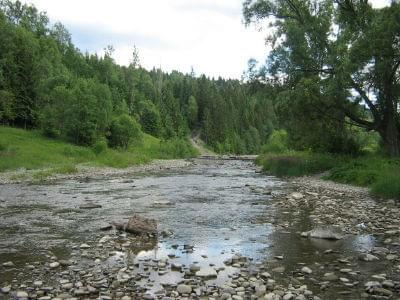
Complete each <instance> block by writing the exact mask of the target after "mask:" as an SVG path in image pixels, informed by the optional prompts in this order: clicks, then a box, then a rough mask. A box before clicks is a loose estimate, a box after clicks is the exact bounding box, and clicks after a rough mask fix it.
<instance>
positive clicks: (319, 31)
mask: <svg viewBox="0 0 400 300" xmlns="http://www.w3.org/2000/svg"><path fill="white" fill-rule="evenodd" d="M243 17H244V22H245V25H247V26H253V25H255V26H260V27H266V28H268V31H267V33H266V42H267V43H268V44H269V45H271V47H272V51H271V52H270V53H269V55H268V56H267V57H266V61H265V62H257V61H256V60H255V59H251V58H250V59H249V62H248V68H247V70H245V71H244V72H243V76H242V79H241V80H237V79H224V78H209V77H207V76H206V75H201V74H196V73H195V70H192V72H191V73H190V74H183V73H181V72H179V71H172V72H164V71H163V70H161V69H159V68H153V69H151V70H146V69H145V68H143V67H142V66H141V64H140V49H137V48H136V47H135V46H134V47H133V50H132V57H131V61H130V64H129V65H128V66H124V65H118V64H117V63H116V62H115V60H114V59H113V53H114V48H113V46H112V45H104V50H105V51H104V55H98V54H95V53H87V52H86V53H83V52H82V51H81V50H80V49H78V48H77V47H76V46H75V45H74V44H73V42H72V37H71V34H70V33H69V32H68V29H67V28H66V27H65V26H63V25H62V24H61V23H59V22H55V23H54V22H52V21H57V20H52V21H50V20H49V18H48V17H47V15H46V13H45V12H41V11H38V10H37V8H35V6H33V5H26V4H22V3H21V2H20V1H11V0H1V1H0V40H1V41H2V43H1V44H0V124H2V125H3V126H5V127H16V128H22V129H27V130H31V131H32V130H33V131H35V132H40V134H41V135H43V136H45V137H47V138H50V139H54V140H58V141H65V142H68V143H72V144H74V145H78V146H84V147H92V148H94V149H100V150H96V151H101V149H103V148H107V149H108V148H109V149H116V150H118V151H123V150H124V149H128V148H129V147H131V146H135V145H136V146H138V145H140V143H142V140H143V134H145V135H147V136H148V135H150V136H153V137H155V138H157V139H159V140H160V141H161V143H163V144H168V143H169V144H168V145H172V146H171V147H172V148H174V149H177V148H180V147H184V148H186V149H190V147H191V146H190V144H189V142H188V140H189V138H190V136H200V137H201V138H202V140H203V141H204V142H205V144H206V145H207V147H209V148H210V149H211V150H213V151H214V152H216V153H219V154H260V153H263V155H262V156H260V160H261V161H262V162H260V163H262V164H263V165H264V167H265V168H266V169H269V171H271V172H274V170H275V173H276V174H279V175H291V174H292V173H293V174H292V175H296V174H297V175H299V174H303V173H315V172H321V171H326V170H331V169H332V168H334V167H337V166H334V165H332V163H330V162H332V161H336V162H337V161H343V164H344V165H346V167H343V170H342V171H338V170H336V172H333V173H335V174H336V177H334V179H335V180H338V181H344V182H350V183H356V184H359V185H367V186H369V185H371V184H374V183H375V182H376V181H377V180H378V178H383V177H385V178H387V176H389V175H388V174H390V176H389V177H391V178H396V177H397V175H398V169H399V161H398V158H397V157H398V156H399V155H400V116H399V111H400V106H399V100H398V99H399V93H400V88H399V87H400V86H399V77H400V76H399V75H400V72H399V67H400V45H399V32H400V4H399V3H397V2H395V1H394V2H392V3H391V5H389V6H386V7H383V8H380V9H377V8H373V7H372V5H371V4H370V3H369V2H368V1H348V0H334V1H317V0H315V1H311V0H309V1H297V0H280V1H266V0H246V1H244V2H243ZM133 43H134V41H133ZM1 144H2V145H1ZM0 146H1V147H0V148H2V149H3V150H2V151H3V152H5V151H6V150H7V149H6V148H7V147H8V146H7V145H6V142H5V141H1V143H0ZM171 147H170V148H171ZM175 152H176V151H175ZM181 152H182V153H185V155H181V154H179V155H174V157H175V156H178V157H183V156H187V155H193V153H194V152H193V151H191V150H187V151H186V150H185V151H181ZM189 153H192V154H189ZM371 155H372V156H373V159H377V160H378V163H376V165H377V166H382V165H384V166H385V167H384V168H383V169H384V170H383V171H379V170H376V169H374V168H372V170H369V171H365V169H368V168H370V166H368V164H369V162H371V161H373V159H372V160H371V159H370V158H366V157H369V156H371ZM277 156H279V157H277ZM332 156H334V157H335V158H334V159H333V158H332ZM282 157H283V158H282ZM390 158H391V159H390ZM381 159H382V160H384V161H385V163H384V164H382V163H379V162H380V161H381ZM359 160H361V162H360V161H359ZM354 161H357V163H359V164H361V165H362V166H364V167H361V170H362V171H360V172H361V173H362V174H360V172H358V173H357V172H356V173H354V172H353V171H354V169H355V168H354V166H353V165H352V164H353V163H354ZM292 165H294V166H292ZM292 167H293V168H294V169H296V170H297V171H293V170H292V169H291V168H292ZM3 169H4V168H3ZM289 169H290V170H289ZM349 169H350V170H352V173H351V175H348V174H347V173H346V172H347V171H348V170H349ZM388 170H389V171H388ZM363 172H364V173H365V174H364V173H363ZM343 173H346V174H343ZM382 174H386V175H387V176H386V175H385V176H384V175H382ZM360 177H361V179H360ZM393 181H396V180H395V179H394V180H393ZM396 182H397V181H396ZM392 185H393V184H392ZM395 186H396V191H394V192H393V193H392V194H394V195H397V194H400V183H396V184H395ZM383 189H385V188H383Z"/></svg>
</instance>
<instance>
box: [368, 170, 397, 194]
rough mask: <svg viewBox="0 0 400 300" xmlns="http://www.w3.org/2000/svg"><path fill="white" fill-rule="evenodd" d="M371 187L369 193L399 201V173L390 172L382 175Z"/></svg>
mask: <svg viewBox="0 0 400 300" xmlns="http://www.w3.org/2000/svg"><path fill="white" fill-rule="evenodd" d="M382 175H383V176H382V177H379V178H378V179H377V180H376V182H375V183H373V184H372V186H371V192H372V193H373V194H375V195H377V196H382V197H385V198H394V199H400V173H399V171H398V170H397V171H392V172H390V173H387V174H382Z"/></svg>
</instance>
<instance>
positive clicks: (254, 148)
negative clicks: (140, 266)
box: [0, 0, 277, 153]
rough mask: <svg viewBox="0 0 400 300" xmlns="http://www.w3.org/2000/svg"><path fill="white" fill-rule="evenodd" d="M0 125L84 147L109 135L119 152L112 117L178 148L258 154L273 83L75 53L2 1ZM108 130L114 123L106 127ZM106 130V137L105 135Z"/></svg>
mask: <svg viewBox="0 0 400 300" xmlns="http://www.w3.org/2000/svg"><path fill="white" fill-rule="evenodd" d="M0 40H1V41H2V43H0V123H1V124H7V125H11V126H16V127H22V128H31V129H40V130H41V131H42V132H43V133H44V135H45V136H47V137H51V138H57V139H62V140H66V141H69V142H72V143H74V144H76V145H84V146H91V145H94V144H96V142H97V141H98V140H102V139H104V138H105V137H109V136H108V134H109V131H111V132H112V135H111V137H110V142H111V144H112V145H113V146H119V147H121V146H122V147H127V142H126V141H122V139H123V138H122V135H119V137H118V138H116V139H114V138H113V137H112V136H115V135H118V133H116V132H117V131H118V130H119V125H118V124H117V123H116V122H115V121H113V119H112V116H115V117H117V118H118V117H119V116H121V115H129V116H131V117H132V118H135V119H136V120H138V122H139V123H140V124H141V126H142V130H143V131H144V132H145V133H148V134H151V135H154V136H156V137H162V138H163V139H167V140H168V139H172V140H176V139H178V140H184V139H185V138H186V137H187V136H188V135H189V133H190V130H196V131H197V130H198V131H200V132H201V133H202V135H203V137H204V138H205V139H206V141H207V145H208V146H210V147H211V148H217V147H218V148H219V150H220V151H222V152H229V153H258V152H259V150H260V145H261V144H263V143H264V142H265V140H266V138H267V137H268V135H269V134H270V133H271V131H272V130H273V129H274V128H275V127H276V125H277V124H276V117H275V112H274V108H273V98H274V95H275V92H274V91H275V88H274V86H273V85H272V84H255V83H254V82H253V83H243V82H241V81H239V80H224V79H221V78H219V79H218V80H214V79H210V78H207V77H206V76H204V75H203V76H200V77H195V76H194V74H193V73H192V74H182V73H179V72H176V71H173V72H171V73H165V72H162V71H161V70H158V69H157V70H156V69H153V70H151V71H147V70H145V69H143V68H142V67H141V66H140V63H139V61H140V60H139V57H138V50H137V49H136V48H135V49H134V50H133V63H132V64H130V65H129V66H128V67H125V66H120V65H118V64H116V63H115V61H114V59H113V57H112V55H113V47H112V46H107V47H106V51H105V54H104V56H102V57H100V56H98V55H97V54H93V55H91V54H87V53H86V54H83V53H81V52H80V51H79V50H78V49H77V48H76V47H75V46H74V45H73V43H72V39H71V35H70V33H69V32H68V31H67V29H66V28H65V27H64V26H63V25H62V24H60V23H55V24H54V25H52V26H51V25H50V23H49V20H48V19H47V17H46V15H45V13H41V12H39V11H38V10H37V9H36V8H35V7H34V6H31V5H25V4H22V3H21V2H19V1H8V0H1V1H0ZM111 123H113V124H111ZM110 128H112V130H109V129H110Z"/></svg>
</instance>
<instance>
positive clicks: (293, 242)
mask: <svg viewBox="0 0 400 300" xmlns="http://www.w3.org/2000/svg"><path fill="white" fill-rule="evenodd" d="M288 189H289V190H290V189H291V187H290V185H289V184H287V183H285V182H283V181H280V180H279V179H277V178H275V177H270V176H266V175H264V174H262V173H260V172H259V169H258V168H257V167H255V166H253V164H252V163H251V162H245V161H236V160H235V161H215V160H213V161H207V160H196V161H195V163H194V164H193V165H192V166H190V167H188V168H185V169H181V170H161V171H159V172H152V173H147V174H134V175H130V176H125V177H123V178H105V179H102V180H84V181H77V180H67V181H60V182H56V183H52V184H48V185H30V184H10V185H1V186H0V201H1V202H0V285H2V286H4V285H5V284H6V283H11V282H12V280H15V281H14V282H22V280H28V281H29V280H31V281H33V280H35V279H36V278H33V276H32V275H30V274H27V272H26V270H25V269H24V267H25V266H26V265H29V264H34V263H35V262H36V263H37V262H39V263H40V262H41V261H46V260H48V257H49V255H53V256H56V257H57V259H69V258H70V257H71V253H72V252H73V251H74V249H75V248H76V245H80V244H82V243H87V244H89V245H92V244H94V243H97V241H98V240H99V238H101V237H102V236H104V235H106V234H109V235H112V234H117V233H115V232H107V233H104V232H101V231H100V230H99V229H100V228H101V227H102V226H104V225H105V224H107V223H109V222H111V221H121V220H126V219H128V218H129V217H130V216H131V215H132V214H134V213H138V214H140V215H143V216H145V217H150V218H154V219H156V220H157V221H158V224H159V225H158V226H159V229H160V230H172V231H173V235H172V236H169V237H164V238H162V237H160V238H159V240H158V242H157V243H155V244H154V245H153V246H154V247H153V248H152V247H147V249H146V250H144V249H141V248H140V247H139V248H134V249H132V250H131V251H129V253H128V252H127V251H123V250H121V251H119V252H118V251H117V252H115V253H114V255H110V257H109V259H108V260H107V261H106V262H103V263H108V264H111V265H112V264H119V263H122V264H123V263H124V261H125V260H129V259H131V260H133V261H138V260H146V259H155V260H156V261H157V260H159V259H165V258H168V256H169V257H170V259H169V260H170V261H171V262H175V263H181V264H183V265H186V266H187V265H190V264H192V263H194V262H196V263H198V264H199V265H200V266H201V267H205V266H208V265H210V264H211V265H213V266H215V267H217V268H218V267H224V268H225V269H224V270H221V272H219V275H218V277H217V278H216V279H212V281H211V284H222V283H223V282H224V281H226V280H228V278H229V277H230V276H231V275H232V274H234V273H235V272H236V271H237V270H236V268H234V267H232V266H224V263H223V262H224V260H226V259H228V258H230V257H232V255H233V254H235V253H240V254H241V255H243V256H246V257H249V258H251V259H252V260H253V262H254V263H255V264H257V263H260V264H261V263H263V264H265V263H268V264H269V266H270V267H271V269H272V268H274V267H284V268H285V271H284V272H283V274H280V275H276V277H277V280H281V281H282V282H283V283H286V284H288V283H289V281H290V280H289V276H288V275H293V273H294V272H295V270H298V269H299V266H300V267H301V266H302V265H303V264H304V265H307V266H310V267H312V268H313V269H318V268H319V269H321V274H322V273H324V272H327V271H326V270H327V269H329V268H330V267H332V269H333V270H335V269H336V270H337V269H338V268H339V267H341V268H344V267H345V266H335V265H334V264H335V262H336V260H337V259H338V258H339V257H343V256H347V257H352V256H356V255H358V253H360V252H361V251H365V250H368V249H371V248H372V247H374V246H375V240H374V239H373V238H372V237H370V236H352V237H348V238H345V239H343V240H341V241H337V242H330V241H324V240H310V239H304V238H301V237H300V234H299V233H300V232H301V231H304V230H309V229H311V228H310V226H311V225H310V221H309V219H308V212H307V211H300V212H296V211H290V210H288V211H279V210H278V209H277V208H276V207H275V206H274V197H273V195H277V194H279V193H281V192H287V190H288ZM157 201H170V204H169V205H165V206H162V205H161V206H160V205H154V203H157ZM87 203H95V204H98V205H101V207H99V208H95V209H80V208H79V207H80V206H81V205H83V204H87ZM281 224H286V225H287V226H284V227H282V226H280V225H281ZM188 245H189V246H193V252H191V251H189V253H188V252H187V251H185V250H187V248H188V247H187V246H188ZM189 248H190V247H189ZM328 249H330V250H329V251H331V250H332V251H333V252H332V253H333V255H324V251H325V250H328ZM335 253H337V254H336V255H335ZM281 256H283V257H281ZM281 258H283V259H281ZM7 261H12V262H13V263H14V264H15V267H14V268H4V267H1V265H2V264H3V263H4V262H7ZM81 263H82V264H84V262H81ZM86 263H88V262H86ZM89 263H90V262H89ZM37 264H38V263H37ZM332 264H333V265H332ZM357 268H358V269H359V270H360V272H361V274H365V276H367V275H368V274H372V273H374V274H376V273H379V272H384V270H385V266H384V265H383V264H368V265H367V264H365V265H358V266H357ZM317 277H318V276H317ZM43 278H44V279H45V280H48V281H49V282H50V283H51V278H47V279H46V277H45V276H44V277H43ZM181 278H182V274H181V273H179V272H169V273H168V274H161V275H160V274H158V273H157V272H154V273H153V274H151V276H150V279H151V282H152V284H151V285H150V287H149V290H150V291H153V292H154V291H156V290H157V289H158V288H159V287H160V283H165V282H168V281H170V282H171V283H174V282H175V283H176V282H179V280H180V279H181ZM305 284H308V285H309V288H310V289H312V290H313V291H314V292H315V293H316V294H318V295H322V296H324V295H325V298H323V299H339V298H341V299H356V298H357V297H358V296H356V295H359V292H360V291H359V290H358V289H357V288H349V289H348V288H346V287H345V286H343V285H339V284H338V287H337V288H334V289H330V290H329V289H328V290H327V291H320V290H319V287H318V286H317V285H316V286H314V287H312V282H305ZM143 285H146V282H143ZM0 287H1V286H0ZM360 290H362V287H360ZM339 294H341V296H340V297H339V296H334V295H339ZM0 298H1V295H0Z"/></svg>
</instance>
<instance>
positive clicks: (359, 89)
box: [349, 76, 381, 122]
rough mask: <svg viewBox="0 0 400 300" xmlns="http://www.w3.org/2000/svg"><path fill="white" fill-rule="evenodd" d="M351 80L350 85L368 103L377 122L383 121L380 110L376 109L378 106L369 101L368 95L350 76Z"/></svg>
mask: <svg viewBox="0 0 400 300" xmlns="http://www.w3.org/2000/svg"><path fill="white" fill-rule="evenodd" d="M349 78H350V83H351V85H352V87H353V88H354V89H355V90H356V91H357V92H358V93H359V94H360V96H361V98H362V99H363V100H364V101H365V103H367V105H368V107H369V109H370V110H371V113H372V115H373V117H374V119H375V122H378V121H381V116H380V113H379V111H378V109H377V108H376V106H375V105H374V104H373V103H372V101H371V99H369V97H368V95H367V93H366V92H365V91H364V90H363V89H362V88H361V87H360V86H359V85H358V84H357V83H356V82H355V81H354V79H353V78H351V76H349Z"/></svg>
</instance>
